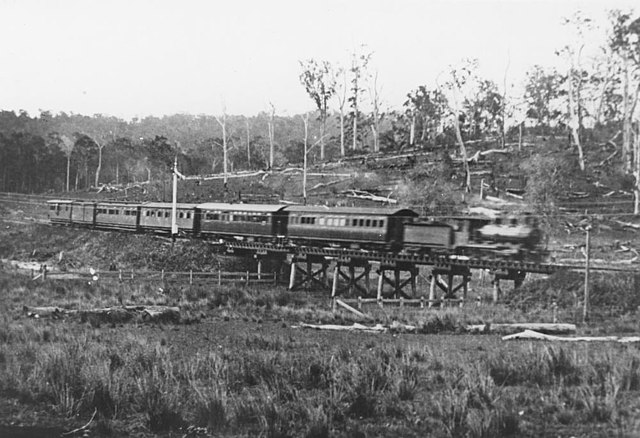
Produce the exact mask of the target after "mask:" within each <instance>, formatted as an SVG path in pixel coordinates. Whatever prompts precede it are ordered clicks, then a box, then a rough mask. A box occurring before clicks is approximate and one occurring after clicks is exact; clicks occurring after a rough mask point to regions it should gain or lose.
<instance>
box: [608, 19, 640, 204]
mask: <svg viewBox="0 0 640 438" xmlns="http://www.w3.org/2000/svg"><path fill="white" fill-rule="evenodd" d="M611 21H612V32H611V36H610V42H609V45H610V47H611V49H612V51H613V52H614V53H615V54H616V55H618V56H619V58H620V59H621V60H622V62H623V84H624V87H623V104H622V110H623V115H622V158H623V166H624V170H625V171H626V172H629V171H631V170H632V171H633V175H634V177H635V181H636V184H635V188H634V194H635V204H634V213H635V214H640V140H639V138H638V137H639V136H640V132H638V131H636V132H635V142H633V141H632V137H633V135H634V131H633V124H634V117H635V114H636V108H637V104H638V96H639V94H640V18H637V17H632V15H631V14H629V13H623V12H621V11H613V12H612V13H611ZM633 82H635V83H636V85H635V87H633V86H632V83H633ZM632 90H633V91H632ZM636 125H638V128H637V129H638V130H640V118H639V119H636ZM632 149H633V153H632ZM632 157H633V158H632Z"/></svg>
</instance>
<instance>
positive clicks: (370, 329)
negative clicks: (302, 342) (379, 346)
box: [293, 322, 388, 333]
mask: <svg viewBox="0 0 640 438" xmlns="http://www.w3.org/2000/svg"><path fill="white" fill-rule="evenodd" d="M298 327H301V328H311V329H316V330H334V331H346V332H356V331H361V332H370V333H383V332H386V331H387V330H388V329H387V328H386V327H384V326H382V325H381V324H376V325H374V326H372V327H369V326H366V325H362V324H358V323H357V322H356V323H354V324H353V325H337V324H306V323H304V322H303V323H300V325H299V326H293V328H298Z"/></svg>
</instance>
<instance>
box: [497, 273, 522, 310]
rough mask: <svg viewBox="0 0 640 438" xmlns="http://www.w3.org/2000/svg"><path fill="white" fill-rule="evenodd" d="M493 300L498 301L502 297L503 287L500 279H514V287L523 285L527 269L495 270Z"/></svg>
mask: <svg viewBox="0 0 640 438" xmlns="http://www.w3.org/2000/svg"><path fill="white" fill-rule="evenodd" d="M492 273H493V280H492V281H491V284H492V285H493V297H492V298H493V302H494V303H497V302H498V301H499V300H500V298H501V297H502V289H500V281H501V280H508V281H513V288H514V289H517V288H519V287H520V286H522V283H523V282H524V279H525V277H526V275H527V272H526V271H519V270H517V269H502V270H496V271H493V272H492Z"/></svg>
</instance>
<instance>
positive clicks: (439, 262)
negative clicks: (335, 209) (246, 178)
mask: <svg viewBox="0 0 640 438" xmlns="http://www.w3.org/2000/svg"><path fill="white" fill-rule="evenodd" d="M50 199H56V197H54V196H46V195H26V194H20V193H7V192H0V204H1V203H5V204H15V205H24V206H32V207H36V210H37V212H38V213H39V214H38V216H39V215H42V217H29V218H28V219H20V218H0V221H1V222H3V223H8V224H15V225H32V224H34V223H35V224H41V225H47V224H49V221H48V220H47V219H46V218H45V217H44V215H45V214H46V211H45V210H44V208H43V205H44V204H45V203H46V201H47V200H50ZM34 216H35V215H34ZM214 245H216V246H220V247H221V248H220V249H221V250H223V251H226V252H227V253H229V254H237V255H250V256H253V257H256V256H257V257H260V256H269V255H274V256H278V257H288V258H289V259H293V258H295V259H297V260H305V259H314V260H319V259H323V258H324V259H326V260H336V261H339V262H349V261H367V262H374V263H380V264H386V265H391V264H414V265H423V266H433V267H436V268H447V267H450V268H465V269H488V270H492V271H500V270H502V271H520V272H526V273H536V274H553V273H555V272H559V271H562V270H573V271H582V270H584V269H585V265H584V264H566V263H547V262H536V261H527V260H508V259H485V258H469V257H459V256H444V255H428V254H424V255H420V254H413V253H403V252H401V253H388V252H381V251H365V250H356V249H345V248H322V247H310V246H304V247H303V246H298V247H289V246H283V245H271V244H265V243H254V242H241V241H238V242H226V243H222V244H214ZM589 268H590V269H591V270H594V271H605V272H606V271H609V272H627V273H640V266H638V267H631V266H629V267H620V266H612V265H599V264H595V263H591V264H590V266H589Z"/></svg>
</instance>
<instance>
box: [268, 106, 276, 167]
mask: <svg viewBox="0 0 640 438" xmlns="http://www.w3.org/2000/svg"><path fill="white" fill-rule="evenodd" d="M270 105H271V114H270V116H269V122H268V125H269V169H272V168H273V160H274V153H275V150H274V148H275V147H274V134H275V132H274V131H275V126H274V119H275V116H276V108H275V107H274V106H273V104H270Z"/></svg>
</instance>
